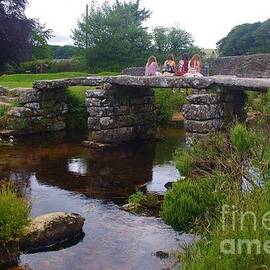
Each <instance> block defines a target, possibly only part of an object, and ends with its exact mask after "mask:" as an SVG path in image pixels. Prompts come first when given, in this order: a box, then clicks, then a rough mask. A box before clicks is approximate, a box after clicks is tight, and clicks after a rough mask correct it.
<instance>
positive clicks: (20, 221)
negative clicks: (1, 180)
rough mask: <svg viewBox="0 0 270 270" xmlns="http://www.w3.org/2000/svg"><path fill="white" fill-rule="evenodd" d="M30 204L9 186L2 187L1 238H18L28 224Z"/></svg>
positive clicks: (0, 210)
mask: <svg viewBox="0 0 270 270" xmlns="http://www.w3.org/2000/svg"><path fill="white" fill-rule="evenodd" d="M29 210H30V208H29V204H28V202H27V201H26V200H25V199H24V198H19V197H17V194H16V191H15V190H14V189H13V188H11V187H9V186H6V185H5V186H2V187H1V188H0V240H2V241H7V240H10V239H16V238H18V237H20V236H21V235H22V234H23V230H24V227H25V226H26V225H27V224H28V222H29V221H28V215H29Z"/></svg>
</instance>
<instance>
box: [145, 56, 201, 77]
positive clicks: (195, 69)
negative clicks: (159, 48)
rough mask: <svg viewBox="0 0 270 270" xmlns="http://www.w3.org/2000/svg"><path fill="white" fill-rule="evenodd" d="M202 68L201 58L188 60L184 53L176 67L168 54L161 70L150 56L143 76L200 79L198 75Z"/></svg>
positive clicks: (153, 57) (172, 57)
mask: <svg viewBox="0 0 270 270" xmlns="http://www.w3.org/2000/svg"><path fill="white" fill-rule="evenodd" d="M201 67H202V61H201V57H200V55H198V54H195V55H193V57H192V58H191V59H189V55H188V54H187V53H184V54H183V55H182V57H181V59H180V60H179V64H178V65H176V62H175V58H174V56H173V55H172V54H169V55H168V57H167V60H166V61H165V63H164V65H163V68H162V70H161V72H160V68H159V65H158V62H157V59H156V57H155V56H150V57H149V59H148V61H147V63H146V66H145V76H160V75H164V76H184V77H202V76H203V75H202V74H201V73H200V72H201Z"/></svg>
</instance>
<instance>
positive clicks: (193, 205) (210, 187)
mask: <svg viewBox="0 0 270 270" xmlns="http://www.w3.org/2000/svg"><path fill="white" fill-rule="evenodd" d="M214 190H215V181H214V180H213V179H212V178H205V179H200V180H199V181H191V180H180V181H178V182H176V183H174V184H173V187H172V189H170V190H168V191H167V192H166V194H165V198H164V202H163V205H162V210H161V217H162V219H163V220H164V221H165V222H166V223H167V224H169V225H171V226H172V227H173V228H174V229H176V230H178V231H187V232H188V231H190V230H191V229H192V228H194V224H195V223H199V224H203V223H205V221H206V220H204V217H206V213H207V212H208V213H214V212H215V211H214V209H215V208H216V207H217V202H218V201H217V194H216V193H215V192H214Z"/></svg>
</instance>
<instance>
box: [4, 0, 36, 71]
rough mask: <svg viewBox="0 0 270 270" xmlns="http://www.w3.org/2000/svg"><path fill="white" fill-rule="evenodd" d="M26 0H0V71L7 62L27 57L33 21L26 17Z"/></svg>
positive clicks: (15, 61) (14, 61)
mask: <svg viewBox="0 0 270 270" xmlns="http://www.w3.org/2000/svg"><path fill="white" fill-rule="evenodd" d="M26 4H27V1H26V0H0V41H1V42H0V71H3V70H4V68H5V65H6V64H7V63H17V62H19V61H21V60H23V59H26V58H27V57H29V54H30V49H31V31H32V27H33V21H32V20H29V19H27V18H26V16H25V15H24V10H25V7H26Z"/></svg>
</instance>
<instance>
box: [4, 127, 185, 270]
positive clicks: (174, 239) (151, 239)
mask: <svg viewBox="0 0 270 270" xmlns="http://www.w3.org/2000/svg"><path fill="white" fill-rule="evenodd" d="M163 132H164V134H165V138H164V140H162V141H161V142H159V143H157V144H153V143H149V142H144V143H142V142H137V143H133V144H126V145H124V146H121V147H120V148H113V149H109V150H106V151H96V150H95V151H94V150H90V149H87V148H84V147H82V146H80V144H79V141H81V140H82V138H79V139H78V138H75V140H74V138H72V139H70V138H65V137H62V136H56V137H54V138H52V139H51V138H46V139H44V138H37V139H34V140H32V141H27V140H23V141H22V142H21V143H19V144H18V145H16V146H15V147H13V148H1V149H0V178H5V179H9V180H10V181H14V182H17V183H18V184H19V186H20V187H21V192H22V193H24V194H26V195H27V196H28V197H29V198H30V199H31V201H32V210H31V215H32V216H36V215H40V214H44V213H47V212H53V211H67V212H76V213H80V214H81V215H83V216H84V217H85V218H86V222H85V226H84V232H85V233H86V236H85V238H84V239H83V241H81V242H80V243H79V244H78V245H76V246H73V247H70V248H68V249H65V250H60V251H57V252H55V251H53V252H47V253H38V254H35V255H30V254H28V255H23V256H21V261H22V264H25V263H27V264H29V266H30V268H32V269H33V270H39V269H59V270H64V269H65V270H69V269H72V270H74V269H91V270H99V269H115V270H116V269H125V270H127V269H142V270H143V269H150V270H151V269H162V268H165V267H170V266H172V265H173V264H174V263H175V261H176V259H175V258H169V259H167V260H164V261H163V260H162V261H161V260H160V259H159V258H157V257H155V256H153V254H154V253H155V252H157V251H159V250H165V251H170V250H175V249H178V248H179V244H183V243H184V242H189V241H190V237H189V236H186V235H181V236H179V235H178V234H176V233H175V232H174V231H173V230H171V228H169V227H168V226H166V225H164V223H163V222H162V221H160V220H157V219H155V218H145V217H139V216H134V215H130V214H129V213H126V212H124V211H121V210H120V209H119V207H118V206H117V205H115V204H114V203H112V202H111V201H117V200H118V199H123V198H124V199H126V198H127V197H128V196H129V195H130V194H131V193H133V192H135V191H136V189H137V188H138V187H139V186H141V185H144V184H146V183H147V189H148V190H149V191H154V192H163V191H164V190H165V188H164V184H165V183H167V182H168V181H174V180H176V179H177V178H179V174H178V172H177V170H176V169H175V167H174V165H173V163H172V161H171V160H172V155H173V152H174V151H175V149H176V148H177V147H179V146H181V145H182V146H184V140H185V138H184V136H183V134H182V133H181V131H180V132H179V130H174V129H171V130H168V129H167V130H165V131H163ZM40 142H42V143H40Z"/></svg>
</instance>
